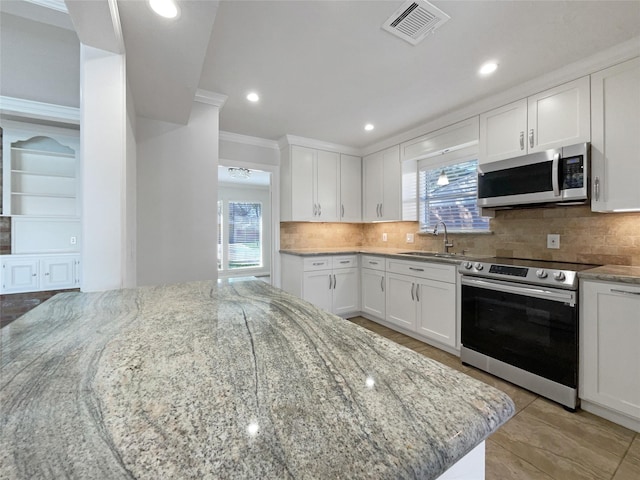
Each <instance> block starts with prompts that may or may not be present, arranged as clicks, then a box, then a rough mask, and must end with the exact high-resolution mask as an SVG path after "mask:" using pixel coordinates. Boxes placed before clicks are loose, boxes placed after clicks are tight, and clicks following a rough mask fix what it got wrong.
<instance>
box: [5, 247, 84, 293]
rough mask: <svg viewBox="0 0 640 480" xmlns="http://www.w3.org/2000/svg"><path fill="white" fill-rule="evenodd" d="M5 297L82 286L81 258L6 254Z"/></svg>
mask: <svg viewBox="0 0 640 480" xmlns="http://www.w3.org/2000/svg"><path fill="white" fill-rule="evenodd" d="M0 258H1V261H2V289H1V290H0V292H1V293H3V294H9V293H24V292H37V291H46V290H64V289H69V288H78V287H79V286H80V255H77V254H61V255H3V256H2V257H0Z"/></svg>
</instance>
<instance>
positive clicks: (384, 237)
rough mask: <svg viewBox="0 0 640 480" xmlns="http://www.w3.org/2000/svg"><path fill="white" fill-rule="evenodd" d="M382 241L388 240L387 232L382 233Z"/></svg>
mask: <svg viewBox="0 0 640 480" xmlns="http://www.w3.org/2000/svg"><path fill="white" fill-rule="evenodd" d="M382 241H383V242H386V241H387V234H386V233H383V234H382Z"/></svg>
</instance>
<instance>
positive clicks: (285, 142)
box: [278, 135, 361, 157]
mask: <svg viewBox="0 0 640 480" xmlns="http://www.w3.org/2000/svg"><path fill="white" fill-rule="evenodd" d="M278 145H279V146H280V150H283V149H285V148H287V147H288V146H289V145H298V146H300V147H308V148H315V149H318V150H328V151H331V152H339V153H344V154H347V155H355V156H357V157H359V156H360V152H361V150H360V149H359V148H353V147H348V146H346V145H339V144H337V143H330V142H325V141H322V140H316V139H314V138H306V137H298V136H295V135H285V136H283V137H281V138H280V139H279V140H278Z"/></svg>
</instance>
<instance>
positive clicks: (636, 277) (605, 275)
mask: <svg viewBox="0 0 640 480" xmlns="http://www.w3.org/2000/svg"><path fill="white" fill-rule="evenodd" d="M578 277H579V278H584V279H585V280H603V281H606V282H621V283H632V284H636V285H640V267H627V266H624V265H604V266H602V267H597V268H591V269H589V270H584V271H583V272H580V273H578Z"/></svg>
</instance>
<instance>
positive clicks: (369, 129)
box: [364, 123, 375, 132]
mask: <svg viewBox="0 0 640 480" xmlns="http://www.w3.org/2000/svg"><path fill="white" fill-rule="evenodd" d="M374 128H375V127H374V126H373V125H372V124H370V123H367V124H366V125H365V126H364V129H365V130H366V131H367V132H370V131H371V130H373V129H374Z"/></svg>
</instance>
